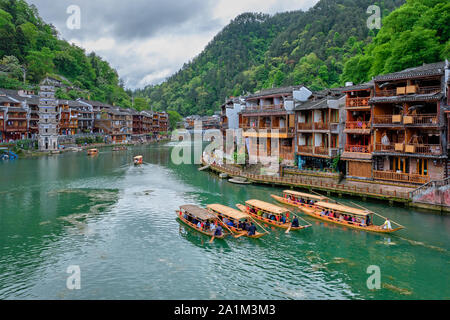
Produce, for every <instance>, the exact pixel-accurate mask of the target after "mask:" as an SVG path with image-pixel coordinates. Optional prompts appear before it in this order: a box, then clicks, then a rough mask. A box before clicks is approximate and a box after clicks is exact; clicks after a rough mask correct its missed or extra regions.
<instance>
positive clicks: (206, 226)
mask: <svg viewBox="0 0 450 320" xmlns="http://www.w3.org/2000/svg"><path fill="white" fill-rule="evenodd" d="M209 227H210V223H209V221H206V223H205V230H208V229H209Z"/></svg>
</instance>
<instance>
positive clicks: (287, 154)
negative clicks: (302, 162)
mask: <svg viewBox="0 0 450 320" xmlns="http://www.w3.org/2000/svg"><path fill="white" fill-rule="evenodd" d="M280 158H283V159H284V160H294V151H293V147H288V146H281V147H280Z"/></svg>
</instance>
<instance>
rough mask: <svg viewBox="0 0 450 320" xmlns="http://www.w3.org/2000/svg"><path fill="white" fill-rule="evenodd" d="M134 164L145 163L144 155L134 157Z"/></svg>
mask: <svg viewBox="0 0 450 320" xmlns="http://www.w3.org/2000/svg"><path fill="white" fill-rule="evenodd" d="M133 162H134V165H135V166H137V165H140V164H143V163H144V158H143V157H142V156H136V157H134V158H133Z"/></svg>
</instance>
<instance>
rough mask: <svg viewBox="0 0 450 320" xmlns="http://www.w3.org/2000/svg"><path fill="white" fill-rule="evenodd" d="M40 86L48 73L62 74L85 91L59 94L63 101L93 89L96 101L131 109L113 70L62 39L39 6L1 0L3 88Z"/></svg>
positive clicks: (0, 84)
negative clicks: (43, 17)
mask: <svg viewBox="0 0 450 320" xmlns="http://www.w3.org/2000/svg"><path fill="white" fill-rule="evenodd" d="M23 67H24V68H25V69H26V71H27V72H26V75H27V78H26V79H27V84H26V85H25V86H30V85H33V84H37V83H39V82H40V80H41V79H42V78H43V77H44V76H45V75H46V74H57V75H61V76H63V77H65V78H67V79H68V80H70V84H69V85H72V84H73V86H74V87H77V88H79V89H81V90H79V91H75V90H74V91H71V92H68V93H66V92H58V95H60V97H61V98H67V99H69V98H72V99H73V98H76V97H79V96H80V93H81V94H82V93H83V92H86V91H85V90H89V92H90V98H91V99H92V100H100V101H103V102H108V103H116V104H120V105H122V106H124V107H130V106H131V99H130V97H129V96H128V94H127V93H126V92H125V90H124V89H123V86H122V85H121V83H120V81H119V76H118V74H117V72H116V70H114V69H113V68H111V66H110V65H109V64H108V63H107V62H106V61H104V60H102V59H101V58H100V57H98V56H96V55H95V53H91V54H89V55H86V53H85V51H84V50H83V49H82V48H79V47H77V46H75V45H70V44H69V43H68V42H66V41H64V40H61V39H59V38H58V32H57V31H56V30H55V28H54V27H53V26H52V25H50V24H47V23H45V22H44V21H43V20H42V19H41V18H40V17H39V13H38V11H37V9H36V7H35V6H33V5H28V4H27V3H26V2H25V1H24V0H0V87H5V88H11V89H17V88H20V87H23V86H24V84H23V72H22V71H21V70H22V69H21V68H23Z"/></svg>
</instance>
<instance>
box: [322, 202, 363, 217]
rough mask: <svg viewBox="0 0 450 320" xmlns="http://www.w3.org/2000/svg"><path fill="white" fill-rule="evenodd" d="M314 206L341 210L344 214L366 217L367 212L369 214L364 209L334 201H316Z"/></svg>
mask: <svg viewBox="0 0 450 320" xmlns="http://www.w3.org/2000/svg"><path fill="white" fill-rule="evenodd" d="M316 206H318V207H321V208H324V209H330V210H333V211H338V212H342V213H346V214H350V215H355V216H363V217H367V216H368V215H369V214H371V213H370V212H367V211H365V210H361V209H357V208H352V207H347V206H343V205H340V204H336V203H328V202H316Z"/></svg>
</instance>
